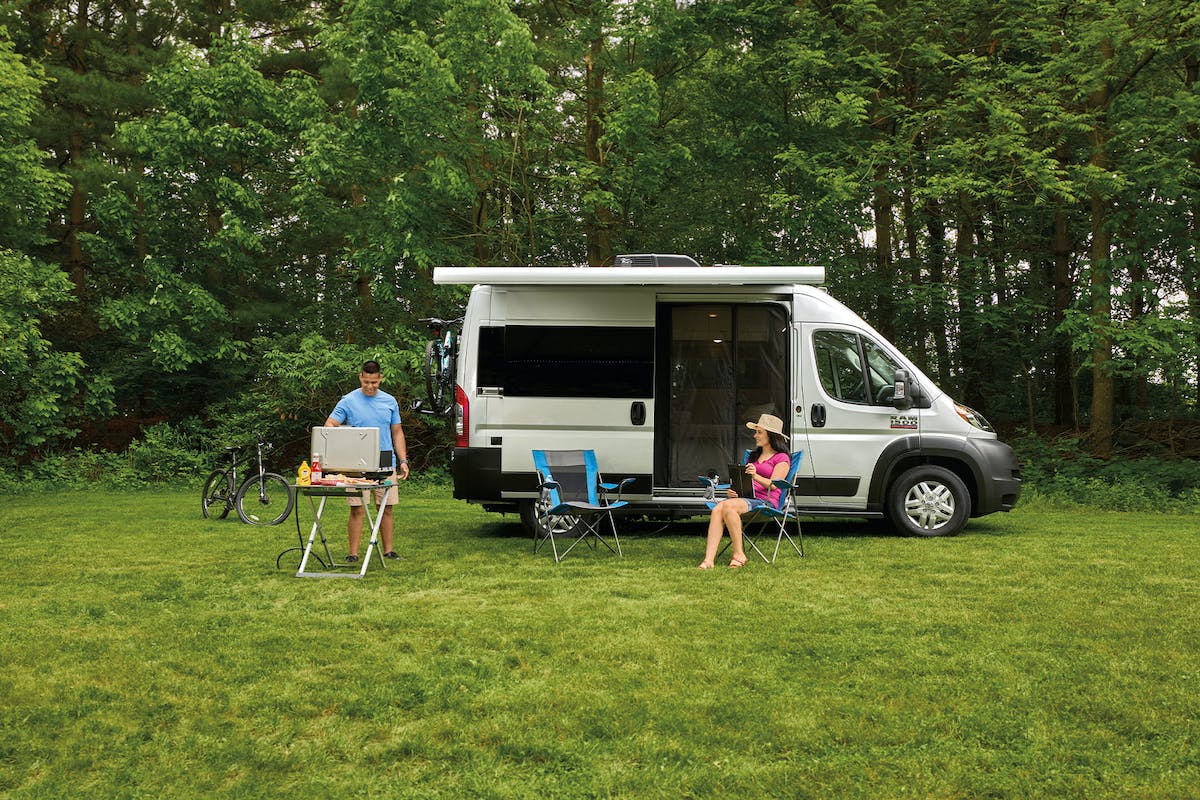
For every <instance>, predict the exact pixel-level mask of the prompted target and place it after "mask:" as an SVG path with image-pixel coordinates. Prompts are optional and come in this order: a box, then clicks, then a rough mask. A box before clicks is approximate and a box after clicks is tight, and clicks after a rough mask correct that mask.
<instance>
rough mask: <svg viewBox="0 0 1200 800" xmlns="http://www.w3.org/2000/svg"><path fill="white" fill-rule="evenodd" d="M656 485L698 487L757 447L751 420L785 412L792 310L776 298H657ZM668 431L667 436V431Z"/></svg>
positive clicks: (781, 415)
mask: <svg viewBox="0 0 1200 800" xmlns="http://www.w3.org/2000/svg"><path fill="white" fill-rule="evenodd" d="M656 328H657V332H658V336H657V342H656V348H657V359H656V361H657V364H658V372H657V375H656V389H657V392H656V397H658V398H663V399H665V402H663V401H661V400H660V401H659V402H658V403H656V404H655V412H656V414H657V419H656V420H655V431H656V435H655V453H654V464H655V468H654V477H655V485H656V486H661V487H673V488H697V487H698V486H699V483H698V482H697V480H696V479H697V476H699V475H707V474H714V473H715V474H719V475H722V476H724V477H728V476H726V475H725V472H726V465H727V464H729V463H730V462H735V461H740V460H741V457H742V453H743V451H745V450H746V448H749V447H753V446H754V440H753V437H752V435H751V431H750V430H749V429H748V428H747V427H746V422H747V421H752V420H756V419H758V417H759V416H760V415H761V414H774V415H776V416H778V417H780V418H781V419H783V420H784V421H785V424H786V421H787V420H789V419H790V418H791V415H790V414H788V409H789V403H788V371H787V369H788V364H789V363H790V361H789V357H788V315H787V312H786V311H785V309H784V308H783V307H782V306H781V305H779V304H775V303H762V302H759V303H754V304H735V303H695V304H692V303H660V304H659V306H658V319H657V326H656ZM664 433H665V435H664Z"/></svg>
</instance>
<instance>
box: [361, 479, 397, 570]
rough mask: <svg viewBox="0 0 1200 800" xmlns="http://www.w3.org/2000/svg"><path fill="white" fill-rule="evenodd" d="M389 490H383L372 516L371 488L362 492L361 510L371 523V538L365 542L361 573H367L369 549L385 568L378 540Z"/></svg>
mask: <svg viewBox="0 0 1200 800" xmlns="http://www.w3.org/2000/svg"><path fill="white" fill-rule="evenodd" d="M390 492H391V487H388V488H387V489H384V490H383V500H382V502H380V504H379V508H377V509H375V516H374V518H372V517H371V490H369V489H366V490H364V491H363V493H362V499H363V510H364V513H365V514H366V515H367V522H370V523H371V538H370V540H369V541H368V542H367V553H366V555H365V556H364V557H363V565H362V574H363V575H366V574H367V565H368V564H370V563H371V551H372V550H374V551H375V554H376V555H377V556H378V557H379V566H381V567H383V568H384V569H387V563H386V562H385V561H384V560H383V548H381V547H378V546H377V545H378V542H379V524H380V523H381V522H383V510H384V509H385V508H387V502H388V494H389V493H390Z"/></svg>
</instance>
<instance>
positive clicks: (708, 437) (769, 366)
mask: <svg viewBox="0 0 1200 800" xmlns="http://www.w3.org/2000/svg"><path fill="white" fill-rule="evenodd" d="M824 276H825V271H824V268H823V267H739V266H713V267H701V266H699V265H697V264H696V262H695V261H693V260H692V259H690V258H688V257H686V256H663V255H638V256H621V257H618V259H617V260H616V266H613V267H474V268H472V267H452V268H439V269H437V270H435V271H434V281H435V282H436V283H441V284H469V285H473V286H474V288H473V289H472V290H471V296H470V301H469V302H468V304H467V309H466V315H465V317H464V321H463V328H462V334H461V337H460V340H459V347H458V356H457V386H456V387H455V413H456V414H457V419H456V434H457V443H456V448H455V451H454V460H453V467H452V470H453V475H454V496H455V497H456V498H459V499H462V500H466V501H469V502H473V503H479V504H482V506H483V507H484V508H485V509H487V510H489V511H498V512H520V513H521V517H522V519H523V520H524V521H525V523H526V524H527V525H530V526H532V525H534V524H536V523H535V522H534V520H533V515H532V514H531V513H530V512H531V510H532V506H533V501H534V499H535V498H536V496H537V488H536V487H537V481H536V478H535V473H534V467H533V460H532V455H531V451H533V450H534V449H564V450H566V449H589V448H590V449H593V450H595V451H596V455H597V458H598V460H599V463H600V467H601V470H602V471H603V473H604V475H605V477H606V478H608V479H620V478H626V477H632V478H634V482H633V483H632V484H630V486H629V487H627V488H626V490H625V492H624V494H623V499H626V500H629V501H630V504H631V505H630V509H631V510H632V511H633V512H635V513H641V514H644V515H646V516H649V517H657V518H672V517H682V516H693V515H698V514H707V513H708V509H707V507H706V506H705V505H704V500H705V496H704V495H705V486H704V483H703V481H702V480H701V478H702V476H707V475H723V474H724V473H725V472H726V471H727V465H728V464H730V463H737V462H738V461H740V459H741V457H742V453H743V452H744V450H745V449H746V448H748V447H751V446H753V443H752V440H751V436H750V433H751V432H750V431H749V430H748V429H747V428H746V424H745V423H746V421H748V420H756V419H758V417H759V415H761V414H764V413H770V414H774V415H776V416H778V417H780V418H782V419H783V420H784V424H785V425H786V426H787V431H786V432H787V434H788V435H789V436H790V437H791V444H792V449H793V451H795V450H803V451H804V455H803V458H802V461H801V463H800V467H799V472H798V474H797V485H798V487H799V492H798V494H799V497H798V498H797V499H798V502H799V504H800V506H801V508H802V513H803V514H805V515H810V514H811V515H831V516H864V517H887V518H889V519H890V520H891V522H892V524H893V525H894V527H895V528H896V529H897V530H898V531H900V532H905V533H912V534H919V535H925V536H933V535H947V534H953V533H957V532H958V531H959V530H960V529H961V528H962V527H963V525H964V524H965V523H966V521H967V519H968V518H970V517H977V516H982V515H984V514H990V513H992V512H994V511H1008V510H1010V509H1011V508H1012V507H1013V506H1014V505H1015V503H1016V502H1017V496H1018V494H1019V492H1020V486H1021V481H1020V473H1019V471H1018V467H1017V462H1016V459H1015V457H1014V455H1013V451H1012V448H1010V447H1009V446H1008V445H1006V444H1003V443H1001V442H1000V441H998V440H997V438H996V434H995V433H994V432H993V431H992V429H991V427H990V426H989V425H988V423H987V422H986V421H985V420H984V419H983V418H982V417H981V416H980V415H979V414H977V413H975V412H974V411H972V410H971V409H969V408H966V407H965V406H962V405H959V404H957V403H955V402H954V400H953V399H951V398H950V397H948V396H947V395H946V394H945V393H944V392H942V391H941V390H940V389H938V387H937V386H935V385H934V384H933V382H932V381H931V380H929V378H928V377H926V376H925V375H923V374H922V373H921V371H920V370H919V369H917V368H916V366H914V365H913V364H912V363H911V362H910V361H909V360H908V359H906V358H905V357H904V356H903V354H901V353H899V352H898V351H897V350H896V349H895V348H894V347H893V346H892V344H891V343H890V342H888V341H887V340H885V339H884V338H883V337H882V336H880V335H879V333H878V332H876V331H875V330H873V329H872V328H871V326H870V325H868V324H867V323H866V322H864V321H863V320H862V319H860V318H859V317H858V315H856V314H855V313H854V312H852V311H850V309H848V308H846V307H845V306H844V305H842V304H841V303H839V302H838V301H837V300H835V299H833V298H832V297H831V296H830V295H829V294H828V293H827V292H826V291H824V290H823V289H821V288H818V287H819V285H820V284H822V283H823V282H824ZM726 477H727V476H726Z"/></svg>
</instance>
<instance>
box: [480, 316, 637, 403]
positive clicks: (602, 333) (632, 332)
mask: <svg viewBox="0 0 1200 800" xmlns="http://www.w3.org/2000/svg"><path fill="white" fill-rule="evenodd" d="M477 375H478V380H479V385H480V386H491V387H498V388H500V389H502V390H503V392H504V396H505V397H638V398H649V397H653V396H654V328H627V327H600V326H591V325H588V326H573V325H563V326H541V325H506V326H503V327H484V328H480V331H479V364H478V373H477Z"/></svg>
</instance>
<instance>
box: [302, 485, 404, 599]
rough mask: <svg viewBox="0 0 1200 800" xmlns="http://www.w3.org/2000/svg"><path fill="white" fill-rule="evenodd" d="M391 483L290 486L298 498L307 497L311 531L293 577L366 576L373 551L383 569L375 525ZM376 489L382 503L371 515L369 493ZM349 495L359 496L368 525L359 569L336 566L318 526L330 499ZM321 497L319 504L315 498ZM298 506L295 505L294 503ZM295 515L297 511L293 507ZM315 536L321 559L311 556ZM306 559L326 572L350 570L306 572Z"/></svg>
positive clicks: (381, 553) (380, 514)
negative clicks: (369, 527) (368, 529)
mask: <svg viewBox="0 0 1200 800" xmlns="http://www.w3.org/2000/svg"><path fill="white" fill-rule="evenodd" d="M394 485H395V484H394V483H393V482H392V481H380V482H379V483H369V484H353V485H348V486H294V487H293V488H294V489H295V490H296V493H297V494H298V495H301V496H304V497H307V498H308V505H309V508H311V509H312V512H313V523H312V530H310V531H309V534H308V542H307V543H306V544H305V545H304V556H303V557H302V558H301V559H300V569H299V570H298V571H297V572H296V577H297V578H361V577H363V576H365V575H366V574H367V565H369V564H370V563H371V553H372V552H374V553H375V554H376V555H377V556H378V557H379V566H381V567H383V568H384V569H386V568H387V564H386V563H385V562H384V560H383V551H382V549H381V548H379V547H377V544H378V541H379V523H380V522H382V521H383V511H384V509H386V508H387V504H388V495H389V494H390V493H391V492H390V491H389V490H390V489H391V488H392V486H394ZM376 489H382V490H383V502H381V503H380V504H379V507H378V508H377V509H375V513H374V514H372V513H371V492H372V491H373V490H376ZM352 492H359V493H361V494H362V499H363V509H364V513H366V515H367V522H368V523H370V525H371V538H370V540H369V541H368V542H367V552H366V553H365V554H364V555H363V557H362V566H361V567H359V566H358V565H351V564H345V565H343V564H338V563H336V562H335V561H334V560H333V556H332V555H330V553H329V542H328V541H327V540H326V538H325V531H324V529H323V528H322V527H321V517H322V516H324V514H325V503H326V501H327V500H328V499H329V498H330V497H345V496H346V495H348V494H350V493H352ZM318 497H319V498H321V501H320V503H318V502H317V501H316V499H315V498H318ZM297 505H299V504H297ZM297 513H299V509H298V508H297ZM318 535H319V536H320V538H321V547H322V548H323V549H324V550H325V558H324V559H322V558H321V557H320V556H318V555H316V554H315V553H313V544H314V543H315V542H316V540H317V537H318ZM309 558H313V559H316V560H317V561H318V562H319V563H320V564H321V566H322V567H324V568H325V569H326V570H336V569H345V570H352V571H346V572H309V571H308V560H309Z"/></svg>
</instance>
